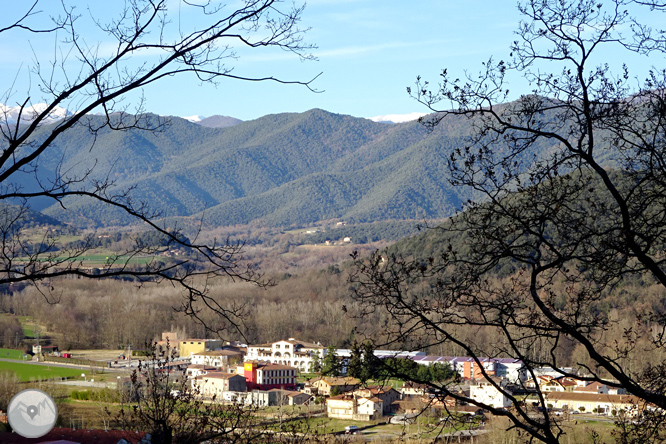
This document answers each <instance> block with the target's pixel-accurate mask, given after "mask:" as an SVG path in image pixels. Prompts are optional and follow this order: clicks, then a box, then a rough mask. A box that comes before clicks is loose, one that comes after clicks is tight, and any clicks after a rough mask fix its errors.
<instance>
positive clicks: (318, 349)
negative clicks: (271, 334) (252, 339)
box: [245, 338, 326, 372]
mask: <svg viewBox="0 0 666 444" xmlns="http://www.w3.org/2000/svg"><path fill="white" fill-rule="evenodd" d="M315 354H318V355H319V359H320V360H322V359H323V358H324V356H325V354H326V348H324V346H323V345H321V344H319V343H317V344H313V343H311V342H305V341H297V340H296V339H294V338H289V339H287V340H286V341H284V340H283V341H277V342H272V343H269V344H258V345H250V346H248V347H247V355H245V361H263V362H270V363H272V364H281V365H287V366H290V367H296V368H297V369H298V370H299V371H301V372H309V371H311V366H312V361H313V358H314V356H315Z"/></svg>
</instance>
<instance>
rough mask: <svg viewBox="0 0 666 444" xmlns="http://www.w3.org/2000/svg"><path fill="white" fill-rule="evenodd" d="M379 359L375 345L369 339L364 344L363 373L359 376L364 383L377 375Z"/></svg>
mask: <svg viewBox="0 0 666 444" xmlns="http://www.w3.org/2000/svg"><path fill="white" fill-rule="evenodd" d="M378 364H379V362H378V359H377V357H376V356H375V347H374V345H373V344H372V342H370V341H367V342H365V343H364V344H363V365H362V366H361V374H360V376H359V377H358V378H359V379H360V380H361V382H362V383H365V382H366V381H368V380H370V379H374V378H376V377H377V373H378V371H379V369H378Z"/></svg>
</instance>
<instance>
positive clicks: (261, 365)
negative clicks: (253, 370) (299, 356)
mask: <svg viewBox="0 0 666 444" xmlns="http://www.w3.org/2000/svg"><path fill="white" fill-rule="evenodd" d="M252 362H254V363H255V364H256V365H257V370H296V367H292V366H289V365H282V364H271V363H270V362H256V361H252Z"/></svg>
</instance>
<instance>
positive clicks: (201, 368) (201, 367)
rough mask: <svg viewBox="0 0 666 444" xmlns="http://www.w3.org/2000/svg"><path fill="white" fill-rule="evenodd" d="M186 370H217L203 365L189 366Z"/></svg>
mask: <svg viewBox="0 0 666 444" xmlns="http://www.w3.org/2000/svg"><path fill="white" fill-rule="evenodd" d="M187 369H188V370H189V369H195V370H211V371H214V370H216V369H217V367H212V366H210V365H203V364H190V365H188V366H187Z"/></svg>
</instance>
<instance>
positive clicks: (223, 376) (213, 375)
mask: <svg viewBox="0 0 666 444" xmlns="http://www.w3.org/2000/svg"><path fill="white" fill-rule="evenodd" d="M234 376H238V377H240V378H243V379H245V378H244V377H243V376H241V375H238V374H236V373H226V372H208V373H207V374H206V375H203V378H204V379H207V378H215V379H231V378H233V377H234Z"/></svg>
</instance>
